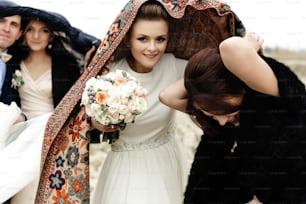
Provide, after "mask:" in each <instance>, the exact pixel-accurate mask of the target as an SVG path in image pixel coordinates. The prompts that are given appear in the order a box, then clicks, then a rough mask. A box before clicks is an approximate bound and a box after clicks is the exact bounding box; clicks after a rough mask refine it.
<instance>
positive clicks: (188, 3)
mask: <svg viewBox="0 0 306 204" xmlns="http://www.w3.org/2000/svg"><path fill="white" fill-rule="evenodd" d="M146 1H147V0H130V1H129V2H127V4H126V5H125V7H124V8H123V9H122V11H121V12H120V13H119V15H118V16H117V18H116V19H115V21H114V22H113V23H112V24H111V26H110V27H109V30H108V32H107V34H106V36H105V38H104V39H102V42H101V44H100V46H99V48H98V50H97V51H96V54H95V56H94V58H93V59H92V61H91V63H90V64H89V66H88V68H87V69H86V70H85V71H84V73H83V74H82V76H81V77H80V78H79V79H78V81H77V82H76V83H75V84H74V86H73V87H72V88H71V89H70V90H69V92H68V93H67V94H66V95H65V97H64V98H63V99H62V101H61V102H60V104H59V105H58V106H57V107H56V109H55V111H54V113H53V115H52V116H51V117H50V119H49V121H48V123H47V126H46V130H45V137H44V143H43V152H42V160H41V176H40V182H39V187H38V191H37V195H36V200H35V203H83V204H84V203H89V195H90V192H89V190H90V189H89V142H90V138H89V136H87V134H86V131H87V130H88V124H87V123H86V117H85V116H84V115H85V114H84V110H83V109H80V108H78V106H79V104H78V102H79V100H80V98H81V96H82V92H83V89H84V87H85V82H86V81H87V80H88V79H89V78H91V77H95V76H96V75H97V74H99V73H100V72H101V71H102V70H103V68H104V67H106V66H107V67H110V65H111V62H112V61H114V60H118V59H120V58H122V57H125V56H127V52H128V48H127V47H126V46H125V44H124V43H123V41H122V40H123V38H124V36H125V34H126V33H127V31H128V30H129V28H130V26H131V24H132V22H133V20H134V18H135V16H136V14H137V11H138V9H139V7H140V6H141V5H142V4H143V3H144V2H146ZM158 1H159V2H160V3H161V4H162V5H163V6H164V7H165V9H166V10H167V11H168V13H169V14H170V15H171V16H172V17H173V18H172V19H171V20H170V23H169V25H170V36H169V42H168V46H167V50H166V52H171V53H173V54H174V55H175V56H176V57H178V58H183V59H189V57H190V56H192V55H193V54H195V53H196V52H197V51H198V50H200V49H203V48H205V47H217V46H218V45H219V43H220V42H221V41H222V40H224V39H226V38H228V37H230V36H233V35H242V33H243V32H244V27H243V24H242V23H241V21H240V20H239V18H238V17H237V16H236V14H235V13H234V12H233V11H231V9H230V7H229V6H228V5H227V4H225V3H223V2H220V1H217V0H202V1H201V0H158ZM75 108H78V109H79V110H80V111H78V112H77V113H75V114H74V113H73V110H74V109H75ZM74 112H75V111H74Z"/></svg>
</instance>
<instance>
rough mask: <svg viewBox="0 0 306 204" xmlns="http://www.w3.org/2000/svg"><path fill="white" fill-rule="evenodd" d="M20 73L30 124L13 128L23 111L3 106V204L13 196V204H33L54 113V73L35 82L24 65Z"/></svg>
mask: <svg viewBox="0 0 306 204" xmlns="http://www.w3.org/2000/svg"><path fill="white" fill-rule="evenodd" d="M21 71H22V76H23V79H24V81H25V84H24V85H22V86H21V87H19V90H18V91H19V94H20V98H21V106H22V107H21V109H22V111H23V112H24V113H25V114H26V115H27V117H28V118H29V120H28V121H26V122H22V123H18V124H16V125H12V124H13V122H14V121H15V120H16V118H17V117H18V116H19V115H20V112H21V111H20V109H19V108H18V107H17V106H16V105H15V104H14V103H12V104H11V105H10V106H8V105H4V104H1V105H0V115H1V120H0V121H1V126H0V146H1V147H0V148H1V149H0V163H1V168H0V203H2V202H4V201H6V200H8V199H9V198H11V197H12V196H13V198H12V200H11V203H12V204H13V203H22V204H27V203H29V204H33V203H34V196H35V193H36V188H37V182H38V176H39V168H40V158H41V150H42V141H43V135H44V130H45V125H46V122H47V120H48V118H49V116H50V114H51V112H52V111H53V101H52V91H51V90H52V89H51V86H52V85H51V70H50V71H48V72H46V73H44V74H43V75H41V76H40V77H39V78H38V79H36V80H33V79H32V78H31V76H30V74H29V72H28V70H27V68H26V67H25V66H24V64H23V63H22V64H21ZM4 118H5V119H4Z"/></svg>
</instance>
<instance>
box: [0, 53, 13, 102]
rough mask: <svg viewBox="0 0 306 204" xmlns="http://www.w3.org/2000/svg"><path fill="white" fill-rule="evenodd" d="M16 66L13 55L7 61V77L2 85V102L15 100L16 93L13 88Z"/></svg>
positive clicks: (0, 100)
mask: <svg viewBox="0 0 306 204" xmlns="http://www.w3.org/2000/svg"><path fill="white" fill-rule="evenodd" d="M14 66H15V62H14V57H12V59H10V60H9V61H8V62H6V74H5V79H4V83H3V86H2V87H0V88H1V89H2V93H1V96H0V102H3V103H5V104H10V103H11V102H12V101H13V100H14V93H13V89H12V88H11V84H12V77H13V69H14Z"/></svg>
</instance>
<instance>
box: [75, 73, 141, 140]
mask: <svg viewBox="0 0 306 204" xmlns="http://www.w3.org/2000/svg"><path fill="white" fill-rule="evenodd" d="M81 105H84V106H85V111H86V113H87V115H88V116H90V117H93V118H94V119H95V120H96V121H97V122H99V123H101V124H102V125H118V126H119V129H120V130H124V128H125V126H126V124H127V123H132V122H134V120H135V117H136V116H137V115H139V114H141V113H142V112H144V111H145V110H146V109H147V101H146V90H145V89H144V88H143V87H142V86H141V85H140V83H139V82H138V81H137V80H136V78H134V77H133V76H131V75H130V74H128V73H127V72H125V71H122V70H119V69H117V70H115V71H113V72H109V73H108V74H106V75H101V76H97V77H96V78H94V77H92V78H90V79H89V80H88V81H87V82H86V86H85V90H84V92H83V95H82V99H81ZM118 137H119V131H116V132H110V133H104V135H103V140H104V141H106V140H108V141H109V143H113V142H114V141H115V140H116V139H118Z"/></svg>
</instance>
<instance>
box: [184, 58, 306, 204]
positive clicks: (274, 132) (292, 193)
mask: <svg viewBox="0 0 306 204" xmlns="http://www.w3.org/2000/svg"><path fill="white" fill-rule="evenodd" d="M264 59H265V61H266V62H267V63H268V64H269V65H270V66H271V67H272V69H273V71H274V73H275V75H276V77H277V79H278V87H279V90H280V95H281V97H272V96H268V95H265V94H262V93H258V92H255V91H253V90H251V89H248V90H247V93H246V95H245V97H244V101H243V104H242V107H241V110H240V127H239V128H238V127H232V126H225V127H223V128H222V129H221V130H222V131H221V132H219V135H213V136H212V135H203V136H202V141H201V142H200V144H199V146H198V148H197V152H196V155H195V160H194V162H193V164H192V168H191V173H190V177H189V182H188V186H187V190H186V192H185V204H205V203H235V204H237V203H247V202H248V201H250V200H251V199H252V198H253V195H256V196H257V197H258V198H259V200H260V201H261V202H263V203H295V204H301V203H306V133H305V132H306V93H305V86H304V84H303V83H302V82H301V81H300V80H299V79H298V78H297V77H296V75H295V74H294V73H293V72H292V71H290V69H289V68H288V67H286V66H285V65H283V64H281V63H279V62H277V61H275V60H273V59H271V58H264ZM234 141H236V142H237V144H238V145H237V147H236V148H235V149H234V151H231V150H232V148H233V144H234Z"/></svg>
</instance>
